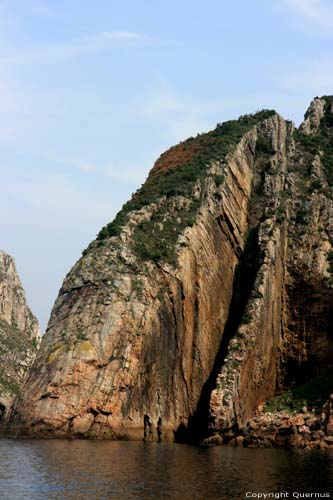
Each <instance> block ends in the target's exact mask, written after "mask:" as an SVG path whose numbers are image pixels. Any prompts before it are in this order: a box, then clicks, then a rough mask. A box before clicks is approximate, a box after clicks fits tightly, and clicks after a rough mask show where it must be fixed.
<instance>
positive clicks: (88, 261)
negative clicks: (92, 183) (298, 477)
mask: <svg viewBox="0 0 333 500" xmlns="http://www.w3.org/2000/svg"><path fill="white" fill-rule="evenodd" d="M332 102H333V100H332V98H330V97H324V98H321V99H318V98H317V99H315V100H314V102H313V103H312V104H311V106H310V108H309V110H308V112H307V114H306V118H305V121H304V123H303V124H302V126H301V127H300V129H299V130H296V129H295V128H294V126H293V124H292V123H291V122H289V121H286V120H284V119H283V118H282V117H281V116H279V115H278V114H277V113H276V112H274V111H261V112H259V113H257V114H255V115H245V116H243V117H241V118H240V119H239V120H237V121H231V122H226V123H224V124H219V125H218V126H217V127H216V129H215V130H214V131H212V132H208V133H207V134H202V135H199V136H197V137H196V138H191V139H189V140H187V141H185V142H184V143H181V144H179V145H178V146H175V147H173V148H171V149H170V150H169V151H167V152H166V153H164V154H163V155H162V156H161V157H160V158H159V160H158V161H157V162H156V164H155V166H154V168H153V169H152V170H151V172H150V174H149V176H148V179H147V181H146V183H145V184H144V185H143V186H142V188H141V189H140V190H138V191H137V192H136V193H135V194H134V195H133V198H132V199H131V200H130V201H129V202H128V203H127V204H125V205H124V207H123V209H122V210H121V212H120V213H119V214H118V215H117V217H116V218H115V220H114V221H113V222H112V223H110V224H109V225H108V226H106V227H105V228H103V229H102V230H101V232H100V233H99V235H98V237H97V239H96V240H95V241H94V242H92V243H91V244H90V245H89V247H88V248H87V249H86V250H85V251H84V252H83V256H82V258H81V259H80V260H79V261H78V262H77V263H76V264H75V266H74V267H73V269H72V270H71V272H70V273H69V274H68V275H67V277H66V279H65V281H64V283H63V286H62V288H61V290H60V292H59V296H58V298H57V300H56V303H55V305H54V308H53V311H52V314H51V318H50V322H49V325H48V329H47V332H46V335H45V337H44V338H43V341H42V345H41V349H40V351H39V352H38V356H37V359H36V361H35V363H34V365H33V368H32V369H31V371H30V375H29V378H28V379H27V380H26V382H25V384H24V385H23V387H22V390H21V392H20V394H19V395H18V397H17V398H16V400H15V402H14V405H13V409H12V414H11V419H10V426H11V428H14V427H15V428H16V431H17V432H18V433H21V434H28V435H32V436H34V435H36V436H50V435H52V436H54V435H56V436H70V435H71V436H82V435H84V436H87V437H109V438H133V439H142V438H143V437H144V438H145V439H148V440H157V439H173V438H176V439H179V440H182V439H185V440H189V439H200V438H202V437H204V435H205V433H207V432H216V431H218V432H224V431H226V430H228V429H229V428H230V427H235V426H240V425H242V424H243V423H244V422H245V421H246V420H247V419H249V418H250V417H251V416H252V415H253V413H254V411H255V410H256V408H257V406H258V405H259V404H260V403H261V402H263V401H265V400H267V399H268V398H270V397H272V396H274V395H275V394H276V393H278V392H279V391H283V390H284V389H286V388H288V387H290V385H291V384H293V383H295V381H296V383H297V382H301V381H302V380H303V379H304V377H308V376H311V374H314V373H315V372H316V370H317V368H318V364H319V363H323V364H327V363H330V359H331V357H332V352H333V344H332V334H331V321H332V319H331V317H332V316H331V309H332V301H331V299H332V286H333V285H332V269H333V257H332V255H333V251H332V248H333V246H332V245H333V234H332V229H333V228H332V220H333V219H332V214H333V201H332V198H333V196H332V187H331V184H332V182H333V164H332V149H333V140H332V134H333V133H332V131H333V128H332V126H333V113H332Z"/></svg>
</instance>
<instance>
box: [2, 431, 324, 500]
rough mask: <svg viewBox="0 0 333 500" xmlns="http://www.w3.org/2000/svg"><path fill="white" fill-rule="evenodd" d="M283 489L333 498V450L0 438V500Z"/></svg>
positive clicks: (205, 495)
mask: <svg viewBox="0 0 333 500" xmlns="http://www.w3.org/2000/svg"><path fill="white" fill-rule="evenodd" d="M280 491H287V492H289V495H290V496H289V498H295V497H293V494H292V492H302V493H304V492H308V493H309V492H317V493H323V492H326V493H330V498H333V453H330V452H329V453H325V452H319V451H318V452H317V451H313V452H306V451H291V450H266V449H264V450H262V449H240V448H238V449H237V448H229V447H212V448H200V447H190V446H187V445H177V444H171V443H165V444H163V443H162V444H157V443H151V444H144V443H135V442H112V441H104V442H101V441H60V440H59V441H56V440H55V441H53V440H50V441H47V440H44V441H40V440H34V441H30V440H10V439H0V498H1V500H30V499H31V500H87V499H89V500H104V499H117V500H132V499H143V500H145V499H161V500H162V499H166V500H169V499H172V500H195V499H200V500H201V499H205V500H206V499H207V500H242V499H243V498H246V493H247V492H252V493H258V492H264V493H268V492H280ZM252 498H254V497H252ZM284 498H285V497H284ZM298 498H304V497H298ZM305 498H306V497H305Z"/></svg>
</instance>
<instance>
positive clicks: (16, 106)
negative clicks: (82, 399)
mask: <svg viewBox="0 0 333 500" xmlns="http://www.w3.org/2000/svg"><path fill="white" fill-rule="evenodd" d="M332 49H333V2H332V0H326V1H325V0H252V1H248V0H233V1H229V0H205V1H203V0H200V1H199V0H168V1H165V0H121V1H120V0H116V1H114V0H94V1H92V0H0V113H1V121H0V152H1V153H0V173H1V177H0V179H1V182H0V214H1V216H0V220H1V240H0V248H1V249H3V250H5V251H7V252H9V253H11V254H12V255H13V256H14V257H15V259H16V262H17V267H18V270H19V273H20V276H21V278H22V281H23V285H24V287H25V289H26V292H27V295H28V300H29V304H30V306H31V308H32V310H33V312H34V313H35V314H36V315H37V317H38V318H39V320H40V321H41V324H42V327H45V324H46V321H47V319H48V317H49V314H50V310H51V307H52V305H53V302H54V300H55V298H56V295H57V292H58V289H59V287H60V285H61V282H62V280H63V278H64V276H65V275H66V273H67V272H68V271H69V270H70V268H71V266H72V265H73V264H74V262H75V261H76V260H77V259H78V258H79V256H80V255H81V251H82V250H83V249H84V248H85V247H86V246H87V245H88V243H89V242H90V241H91V240H92V239H93V238H94V237H95V235H96V233H97V232H98V231H99V229H100V228H101V226H103V225H105V224H106V223H107V222H109V221H110V220H111V219H112V218H113V217H114V215H115V213H116V212H117V211H118V210H119V209H120V207H121V205H122V203H123V202H124V201H126V199H128V197H129V196H130V194H131V193H132V192H134V191H135V190H136V189H137V187H139V186H140V185H141V184H142V182H143V181H144V179H145V177H146V175H147V173H148V171H149V169H150V168H151V167H152V165H153V162H154V160H155V159H156V158H157V157H158V156H159V154H160V153H161V152H163V150H165V149H166V148H167V147H169V146H170V145H172V144H174V143H177V142H179V141H180V140H183V139H185V138H186V137H188V136H190V135H196V134H197V133H198V132H202V131H205V130H208V129H211V128H213V127H214V126H215V124H216V123H217V122H221V121H224V120H226V119H229V118H234V117H237V116H238V115H240V114H244V113H247V112H253V111H256V110H258V109H261V108H275V109H276V110H277V111H278V112H280V113H281V114H283V115H284V116H285V117H286V118H289V119H293V120H294V121H296V122H297V123H298V122H300V120H301V118H302V115H303V113H304V111H305V109H306V107H307V106H308V103H309V101H310V100H311V98H312V97H313V96H316V95H322V94H329V93H331V94H332V93H333V50H332Z"/></svg>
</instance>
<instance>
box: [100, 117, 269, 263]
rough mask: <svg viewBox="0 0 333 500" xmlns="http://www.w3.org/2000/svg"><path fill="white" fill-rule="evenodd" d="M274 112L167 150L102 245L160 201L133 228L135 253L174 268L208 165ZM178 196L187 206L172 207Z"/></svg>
mask: <svg viewBox="0 0 333 500" xmlns="http://www.w3.org/2000/svg"><path fill="white" fill-rule="evenodd" d="M275 113H276V112H275V111H273V110H263V111H260V112H258V113H255V114H253V115H244V116H241V117H240V118H239V119H238V120H232V121H228V122H225V123H222V124H218V125H217V126H216V128H215V129H214V130H212V131H211V132H208V133H205V134H201V135H198V136H197V137H195V138H190V139H188V140H187V141H185V142H183V143H181V144H179V145H178V146H175V147H174V148H171V149H170V150H169V151H167V152H166V153H164V154H163V155H162V156H161V157H160V159H159V160H158V161H157V162H156V164H155V166H154V168H153V169H152V171H151V173H150V175H149V177H148V179H147V181H146V182H145V184H144V185H143V186H142V187H141V188H140V189H139V190H138V191H137V192H136V193H135V194H134V195H133V197H132V199H131V200H130V201H128V202H127V203H125V205H124V206H123V208H122V210H121V211H120V212H119V213H118V214H117V216H116V217H115V219H114V220H113V221H112V222H111V223H110V224H108V225H107V226H105V227H104V228H103V229H102V230H101V231H100V233H99V234H98V236H97V240H98V241H100V242H101V241H102V240H105V239H106V238H109V237H112V236H119V235H120V233H121V231H122V228H123V227H124V225H125V224H126V223H127V222H128V216H129V214H130V212H133V211H135V210H139V209H141V208H142V207H146V206H148V205H150V204H151V203H154V202H158V206H157V208H156V210H155V211H154V213H153V215H152V216H151V218H150V219H149V220H146V221H143V222H141V223H139V224H138V225H137V226H136V227H135V229H134V233H133V250H134V251H135V253H136V254H137V256H138V257H140V258H142V259H150V260H153V261H155V262H157V261H159V260H164V261H167V262H170V263H171V264H174V263H175V259H176V253H175V243H176V241H177V238H178V236H179V235H180V233H181V232H182V231H183V230H184V229H185V228H186V227H188V226H191V225H192V224H193V223H194V220H195V216H196V214H197V211H198V209H199V207H200V203H201V200H200V193H199V194H198V195H197V197H195V196H193V194H194V187H195V186H197V185H198V183H200V181H203V180H204V178H205V176H206V175H207V167H208V166H209V165H210V164H211V163H212V162H213V161H216V160H220V161H221V160H223V159H224V158H225V156H226V155H227V154H228V153H229V152H230V151H231V150H232V148H233V147H234V146H236V145H237V143H238V142H239V141H240V140H241V138H242V137H243V136H244V134H245V133H246V132H248V131H249V130H250V129H251V128H253V127H254V126H255V125H256V124H258V123H260V122H262V121H263V120H265V119H267V118H269V117H271V116H272V115H274V114H275ZM260 147H261V148H264V149H265V152H268V151H269V146H268V145H264V144H263V143H262V144H261V145H260ZM214 181H215V184H216V185H217V186H219V185H220V184H221V182H223V177H222V176H221V175H215V176H214ZM199 191H200V190H199ZM179 196H183V197H184V198H186V200H187V203H186V204H183V205H182V206H179V205H177V206H175V202H176V200H175V199H176V197H179Z"/></svg>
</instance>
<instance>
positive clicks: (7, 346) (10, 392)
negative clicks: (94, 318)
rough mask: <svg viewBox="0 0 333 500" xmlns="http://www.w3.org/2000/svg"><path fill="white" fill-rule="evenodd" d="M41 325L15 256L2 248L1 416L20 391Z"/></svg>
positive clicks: (0, 287)
mask: <svg viewBox="0 0 333 500" xmlns="http://www.w3.org/2000/svg"><path fill="white" fill-rule="evenodd" d="M39 338H40V336H39V326H38V322H37V320H36V318H35V316H34V315H33V314H32V313H31V311H30V309H29V307H28V305H27V301H26V297H25V293H24V290H23V288H22V284H21V281H20V278H19V276H18V274H17V271H16V267H15V262H14V260H13V258H12V257H11V256H10V255H8V254H6V253H5V252H2V251H0V417H1V418H3V417H4V414H5V413H6V411H7V409H8V406H9V404H10V401H11V400H12V398H13V396H14V395H15V394H16V393H17V392H18V390H19V386H20V384H21V383H22V381H23V380H24V378H25V376H26V372H27V370H28V368H29V366H30V365H31V363H32V361H33V359H34V357H35V353H36V349H37V347H38V344H39Z"/></svg>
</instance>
